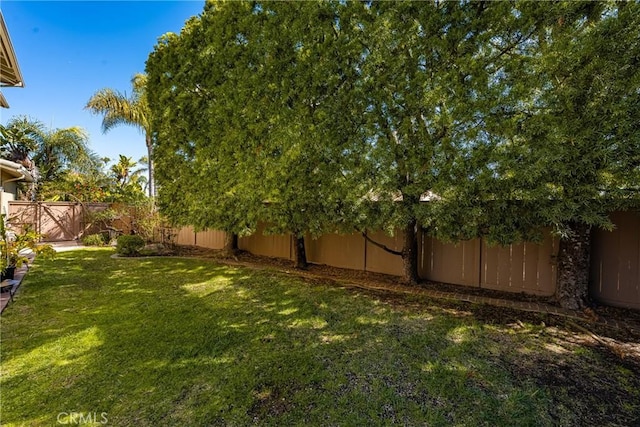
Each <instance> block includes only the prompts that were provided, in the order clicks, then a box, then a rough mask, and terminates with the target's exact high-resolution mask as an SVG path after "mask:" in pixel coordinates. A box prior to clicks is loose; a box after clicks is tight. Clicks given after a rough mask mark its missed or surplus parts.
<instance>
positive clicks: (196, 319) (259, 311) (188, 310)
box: [2, 250, 638, 426]
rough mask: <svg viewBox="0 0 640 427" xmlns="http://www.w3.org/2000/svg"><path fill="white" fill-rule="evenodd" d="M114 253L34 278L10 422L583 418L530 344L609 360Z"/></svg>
mask: <svg viewBox="0 0 640 427" xmlns="http://www.w3.org/2000/svg"><path fill="white" fill-rule="evenodd" d="M109 255H110V252H109V251H106V250H93V251H82V252H76V253H72V252H67V253H64V254H61V255H60V256H59V258H58V259H57V260H55V261H52V262H47V263H42V264H39V265H38V266H37V267H36V268H34V269H33V271H32V272H30V273H29V276H28V278H27V282H26V283H25V289H24V290H23V292H22V294H21V295H20V300H19V302H17V303H16V304H15V306H19V305H20V306H22V307H23V309H22V310H21V311H18V310H16V311H15V312H13V313H10V314H9V315H8V316H6V318H5V317H4V316H3V361H2V364H3V378H2V387H3V391H5V392H4V393H3V424H4V425H12V424H16V425H19V424H29V425H52V424H55V423H56V417H57V415H58V414H59V413H60V412H80V413H83V414H92V413H96V414H102V413H103V412H104V413H106V414H107V417H108V420H109V424H112V425H154V426H156V425H228V424H233V425H247V424H252V423H258V424H274V425H289V424H313V425H326V424H348V425H351V424H353V425H362V424H374V425H376V424H378V425H379V424H390V423H403V424H429V425H449V424H452V423H453V424H462V425H478V424H491V425H553V424H557V423H558V422H560V423H563V424H566V425H572V424H575V425H578V424H579V422H580V421H581V418H580V416H579V414H575V413H573V412H572V411H571V406H570V405H571V399H572V398H573V397H572V396H568V397H567V399H566V402H565V401H564V400H563V401H562V403H563V404H565V405H567V406H566V410H554V409H553V408H552V404H553V401H552V400H551V398H550V396H549V394H550V389H549V388H548V387H547V386H546V385H544V384H538V382H537V378H536V377H533V378H527V376H526V375H522V373H521V372H519V371H516V370H513V369H511V367H510V365H512V364H513V363H519V362H522V361H523V360H525V359H523V357H525V356H526V355H527V353H528V352H529V353H534V354H536V355H538V357H539V358H541V360H546V359H549V360H551V359H553V360H556V361H557V362H558V363H565V364H566V365H571V363H572V362H573V361H574V360H575V358H576V357H577V356H575V355H574V353H576V352H578V353H579V352H580V351H582V352H585V354H584V355H583V356H584V358H585V359H586V360H588V361H589V362H592V361H594V360H595V362H596V363H597V362H598V361H597V356H594V355H592V354H591V353H589V351H588V350H586V349H584V348H583V347H580V346H576V347H571V346H569V347H568V350H566V351H565V352H563V351H559V350H558V349H553V347H550V348H552V350H545V349H544V348H543V346H542V345H544V344H548V343H553V339H552V337H549V336H545V335H544V333H541V332H540V331H539V330H536V328H535V327H530V328H529V331H528V332H527V333H524V332H523V333H513V334H511V336H510V335H509V334H508V330H505V328H504V327H503V326H500V325H485V324H482V323H478V322H476V321H474V319H473V317H472V316H470V315H468V314H467V315H465V314H462V315H461V314H460V310H456V309H454V308H445V309H440V308H438V307H434V306H429V305H420V304H417V305H416V306H415V307H405V308H404V309H398V307H396V306H394V305H393V304H389V303H387V302H386V301H384V300H380V299H377V298H373V297H371V295H366V294H363V293H359V292H352V291H345V290H344V289H340V288H338V287H331V286H326V285H324V284H322V283H320V282H318V281H311V282H302V281H300V280H298V279H294V278H290V277H287V276H286V275H283V274H275V273H270V272H268V271H261V272H256V271H251V270H247V269H240V268H231V267H226V266H220V265H218V264H215V263H214V262H212V261H207V260H190V259H164V258H163V259H160V258H158V259H144V260H133V259H131V260H129V259H127V260H119V259H118V260H114V259H111V258H109ZM456 313H457V315H456ZM5 322H6V324H5ZM578 356H579V355H578ZM526 360H527V361H528V360H534V359H531V358H526ZM618 369H624V368H622V367H618ZM626 374H627V373H626V372H623V371H620V372H619V376H620V378H626V377H627V375H626ZM620 381H622V380H620ZM637 385H638V383H637V381H635V382H634V381H633V380H630V381H629V382H628V384H626V386H627V387H628V389H629V390H628V393H630V394H629V396H630V397H633V387H635V386H637ZM635 397H638V396H637V393H636V396H635ZM636 402H637V399H636ZM637 408H638V406H637V404H636V406H629V407H628V408H627V409H626V410H623V412H622V414H623V416H625V417H627V418H626V419H627V420H629V419H631V417H632V414H633V411H635V410H637ZM514 420H515V421H514ZM595 420H596V421H597V420H598V418H597V417H596V418H595ZM618 421H620V419H618Z"/></svg>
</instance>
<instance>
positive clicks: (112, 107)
mask: <svg viewBox="0 0 640 427" xmlns="http://www.w3.org/2000/svg"><path fill="white" fill-rule="evenodd" d="M131 85H132V88H133V91H132V93H131V96H127V94H126V93H121V92H118V91H116V90H113V89H109V88H106V89H100V90H99V91H98V92H96V93H95V94H94V95H93V96H92V97H91V99H89V102H87V105H86V106H85V109H88V110H90V111H91V112H92V113H94V114H102V115H103V119H102V131H103V132H105V133H106V132H108V131H109V130H110V129H111V128H113V127H115V126H118V125H122V124H127V125H131V126H135V127H137V128H138V129H140V130H141V131H143V132H144V134H145V142H146V144H147V153H148V158H149V165H148V172H149V196H150V197H153V196H155V186H154V180H153V165H152V161H151V160H152V159H153V140H152V138H151V117H150V114H151V113H150V110H149V104H148V103H147V97H146V86H147V76H146V75H145V74H140V73H138V74H136V75H134V76H133V78H132V79H131Z"/></svg>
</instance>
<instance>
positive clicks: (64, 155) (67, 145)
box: [33, 126, 100, 181]
mask: <svg viewBox="0 0 640 427" xmlns="http://www.w3.org/2000/svg"><path fill="white" fill-rule="evenodd" d="M88 139H89V137H88V135H87V133H86V132H85V131H84V129H82V128H80V127H77V126H74V127H70V128H65V129H54V130H50V131H46V132H45V133H44V135H43V137H42V143H41V144H40V145H39V146H38V147H37V148H36V150H35V152H34V154H33V161H34V163H35V164H36V166H37V167H38V170H39V173H40V176H41V179H42V180H43V181H52V180H55V179H56V178H57V177H58V176H59V175H60V174H61V173H62V172H63V171H65V170H67V169H73V170H77V171H85V172H86V171H93V170H95V169H98V168H99V167H100V164H99V160H98V159H97V158H96V155H95V154H94V153H92V152H91V150H90V149H89V147H88V146H87V141H88Z"/></svg>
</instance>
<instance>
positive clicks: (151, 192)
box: [145, 134, 156, 198]
mask: <svg viewBox="0 0 640 427" xmlns="http://www.w3.org/2000/svg"><path fill="white" fill-rule="evenodd" d="M145 140H146V143H147V156H148V157H149V159H148V161H149V165H148V168H149V197H151V198H153V197H155V195H156V183H155V181H154V180H155V176H154V170H153V141H152V140H151V135H149V134H147V135H146V136H145Z"/></svg>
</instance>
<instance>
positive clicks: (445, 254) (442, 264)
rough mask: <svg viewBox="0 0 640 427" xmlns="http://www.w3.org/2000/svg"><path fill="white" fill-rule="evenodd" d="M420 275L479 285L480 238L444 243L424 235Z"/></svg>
mask: <svg viewBox="0 0 640 427" xmlns="http://www.w3.org/2000/svg"><path fill="white" fill-rule="evenodd" d="M422 248H423V250H422V254H421V255H422V256H421V257H420V277H422V278H424V279H427V280H433V281H436V282H443V283H453V284H457V285H465V286H473V287H478V286H480V240H479V239H475V240H469V241H463V242H459V243H457V244H453V243H443V242H441V241H439V240H438V239H435V238H433V237H429V236H426V235H425V236H423V238H422Z"/></svg>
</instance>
